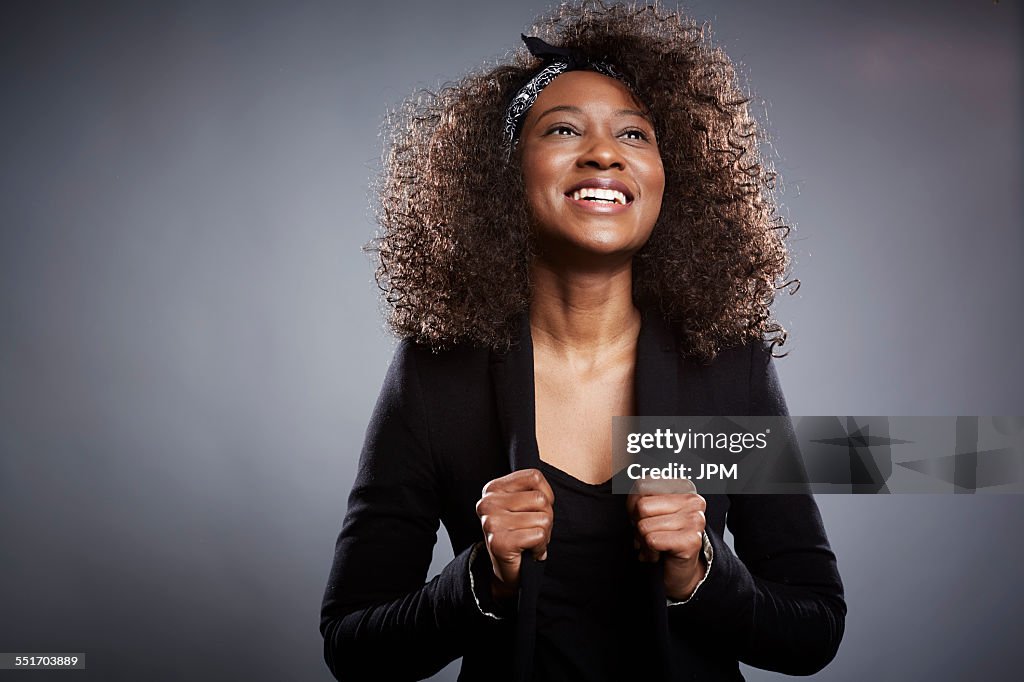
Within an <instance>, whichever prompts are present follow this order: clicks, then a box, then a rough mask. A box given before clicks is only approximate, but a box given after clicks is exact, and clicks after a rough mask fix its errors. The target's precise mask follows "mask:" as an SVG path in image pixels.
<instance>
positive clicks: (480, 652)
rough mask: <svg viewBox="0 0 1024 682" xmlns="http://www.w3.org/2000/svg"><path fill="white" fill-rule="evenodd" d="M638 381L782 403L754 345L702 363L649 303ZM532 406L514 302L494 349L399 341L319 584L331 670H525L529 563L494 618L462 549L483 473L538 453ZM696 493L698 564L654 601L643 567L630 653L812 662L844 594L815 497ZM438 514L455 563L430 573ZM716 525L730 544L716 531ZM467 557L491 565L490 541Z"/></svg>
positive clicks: (643, 401) (660, 391)
mask: <svg viewBox="0 0 1024 682" xmlns="http://www.w3.org/2000/svg"><path fill="white" fill-rule="evenodd" d="M635 390H636V406H637V414H639V415H652V416H658V415H674V414H678V415H693V416H701V415H716V414H717V415H783V414H787V412H786V405H785V401H784V400H783V397H782V393H781V391H780V389H779V385H778V380H777V378H776V375H775V370H774V368H773V367H772V364H771V356H770V354H769V353H768V352H767V350H766V349H765V348H764V346H763V344H748V345H746V346H742V347H738V348H734V349H730V350H727V351H724V352H722V353H720V354H719V355H718V357H717V358H716V359H715V361H714V362H713V363H711V364H710V365H700V364H697V363H694V362H691V361H688V360H685V359H683V357H682V356H681V355H680V353H679V351H678V347H677V342H676V340H675V338H674V337H673V334H672V332H671V331H670V329H669V328H668V326H667V325H666V324H665V323H664V322H663V321H662V320H661V318H660V317H659V316H657V315H655V314H651V313H649V312H647V311H645V312H644V315H643V321H642V325H641V330H640V336H639V340H638V346H637V361H636V375H635ZM534 414H535V413H534V385H533V351H532V343H531V338H530V327H529V322H528V319H527V318H526V316H525V315H524V316H523V317H522V318H521V321H520V334H519V339H518V343H517V344H515V345H514V346H513V349H512V350H511V351H509V352H507V353H504V354H499V353H495V352H489V351H487V350H483V349H478V348H470V347H456V348H454V349H452V350H448V351H445V352H441V353H433V352H431V351H430V350H429V349H427V348H425V347H422V346H418V345H416V344H414V343H412V342H410V341H403V342H402V344H401V345H400V347H399V348H398V351H397V352H396V354H395V358H394V360H393V362H392V364H391V367H390V369H389V370H388V374H387V378H386V379H385V381H384V386H383V388H382V390H381V394H380V398H379V399H378V401H377V405H376V408H375V410H374V413H373V417H372V418H371V421H370V425H369V427H368V429H367V432H366V441H365V443H364V445H363V450H362V454H361V457H360V462H359V470H358V474H357V476H356V480H355V484H354V485H353V488H352V492H351V495H350V496H349V506H348V513H347V514H346V517H345V522H344V525H343V527H342V531H341V534H340V536H339V538H338V542H337V547H336V551H335V558H334V565H333V568H332V570H331V574H330V578H329V581H328V584H327V590H326V593H325V595H324V601H323V608H322V612H321V623H320V631H321V633H322V634H323V637H324V657H325V659H326V661H327V665H328V666H329V667H330V669H331V672H333V673H334V675H335V677H336V678H337V679H339V680H347V679H352V680H384V679H386V680H400V679H408V680H414V679H422V678H425V677H429V676H430V675H432V674H434V673H435V672H437V671H438V670H440V669H441V668H443V667H444V666H445V665H447V664H448V663H450V662H451V661H452V660H454V659H456V658H457V657H459V656H462V657H463V663H462V671H461V673H460V675H459V680H460V681H463V680H500V679H513V676H514V675H518V676H519V677H520V678H521V677H522V676H527V675H528V674H529V664H530V661H531V656H532V625H533V623H532V615H533V611H534V608H535V606H536V597H537V594H538V592H539V588H538V585H539V583H538V580H539V579H542V577H541V571H539V570H537V568H538V566H540V564H539V563H538V562H533V561H532V560H530V561H524V567H523V574H522V576H521V583H522V586H521V590H520V600H519V605H518V612H517V614H516V616H513V617H510V618H506V619H503V620H495V619H493V618H491V617H488V616H486V615H484V614H483V613H482V612H481V610H480V609H479V608H478V606H477V602H476V601H475V599H474V595H473V593H472V591H471V589H470V565H469V559H470V554H471V551H472V549H473V546H474V545H475V544H476V543H478V542H480V541H481V540H482V534H481V529H480V521H479V519H478V518H477V516H476V512H475V505H476V502H477V500H478V499H479V498H480V494H481V490H482V488H483V486H484V485H485V484H486V483H487V482H488V481H490V480H492V479H495V478H498V477H500V476H504V475H506V474H508V473H509V472H510V471H511V470H513V469H514V468H526V467H532V466H536V463H537V460H538V455H537V443H536V431H535V423H534ZM706 499H707V511H706V521H707V527H706V530H707V533H708V536H709V538H710V540H711V544H712V545H713V547H714V562H713V564H712V567H711V570H710V571H709V574H708V577H707V579H706V580H705V582H704V584H703V585H702V586H701V587H700V590H699V591H698V592H697V594H696V595H695V596H694V597H693V598H692V599H691V600H690V601H688V602H687V603H685V604H679V605H673V606H666V603H665V600H664V588H663V585H662V584H661V577H662V576H661V573H660V568H661V567H660V565H657V564H649V565H647V566H650V572H649V576H648V579H649V590H648V591H649V592H650V600H651V601H650V609H651V617H652V618H653V619H655V624H656V627H655V631H656V632H657V633H658V637H657V641H655V642H651V646H650V649H649V650H648V651H644V652H636V653H637V656H638V657H645V658H646V659H648V660H651V661H653V662H654V665H655V668H656V674H655V679H657V678H661V679H665V680H742V679H743V678H742V676H741V674H740V672H739V666H738V663H737V661H743V662H745V663H748V664H750V665H753V666H756V667H759V668H765V669H768V670H775V671H779V672H783V673H788V674H797V675H801V674H810V673H814V672H816V671H818V670H820V669H821V668H823V667H824V666H825V665H826V664H827V663H828V662H829V661H831V660H832V658H833V657H834V656H835V653H836V650H837V649H838V647H839V642H840V640H841V638H842V635H843V628H844V623H845V616H846V604H845V602H844V600H843V587H842V583H841V581H840V578H839V573H838V571H837V568H836V559H835V555H834V554H833V553H832V551H831V549H830V548H829V544H828V540H827V538H826V536H825V530H824V528H823V526H822V523H821V518H820V515H819V513H818V508H817V506H816V504H815V503H814V500H813V498H812V497H811V496H810V495H809V494H808V495H749V496H747V495H730V496H724V495H723V496H714V495H709V496H706ZM439 521H441V522H443V523H444V525H445V528H446V529H447V530H448V535H449V537H450V538H451V542H452V547H453V549H454V552H455V558H454V559H453V560H452V561H451V562H450V563H449V564H448V565H447V566H446V567H445V568H444V569H443V570H442V571H441V573H440V574H439V575H438V576H436V577H435V578H433V579H432V580H431V581H430V582H428V583H426V584H424V580H425V578H426V574H427V570H428V568H429V566H430V562H431V557H432V548H433V545H434V543H435V542H436V532H437V530H438V522H439ZM555 523H558V520H557V519H555ZM726 525H728V527H729V530H730V531H731V532H732V534H733V536H734V542H735V547H736V553H735V554H734V553H733V551H732V550H731V549H730V548H729V546H728V545H726V544H725V542H724V541H723V539H722V534H723V532H724V530H725V527H726ZM478 554H480V555H482V557H481V558H482V560H483V561H484V562H485V565H489V562H488V561H487V559H486V557H487V553H486V551H481V552H479V553H478ZM478 563H480V561H479V559H478ZM483 570H484V572H486V568H485V569H483ZM475 574H476V575H480V573H479V572H477V573H475ZM479 590H480V586H478V591H479ZM481 596H482V597H484V596H486V595H481ZM516 667H518V668H519V670H518V672H515V671H514V668H516Z"/></svg>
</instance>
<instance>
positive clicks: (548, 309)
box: [530, 259, 640, 363]
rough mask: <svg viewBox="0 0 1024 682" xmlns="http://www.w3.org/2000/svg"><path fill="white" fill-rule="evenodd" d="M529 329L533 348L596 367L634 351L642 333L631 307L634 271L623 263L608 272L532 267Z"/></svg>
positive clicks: (538, 264)
mask: <svg viewBox="0 0 1024 682" xmlns="http://www.w3.org/2000/svg"><path fill="white" fill-rule="evenodd" d="M531 278H532V279H531V281H532V284H533V296H532V300H531V304H530V329H531V332H532V334H533V345H534V348H535V350H539V351H540V352H541V353H548V354H554V355H556V356H558V357H560V358H562V359H563V360H569V361H573V360H575V361H586V362H588V363H599V362H601V361H602V360H603V359H605V358H609V357H617V356H619V355H620V354H621V353H623V352H630V353H631V352H632V351H633V350H634V349H635V347H636V338H637V334H638V333H639V331H640V311H639V310H637V309H636V306H634V305H633V268H632V261H631V260H627V261H626V262H625V263H623V264H622V265H621V266H619V267H617V268H615V269H613V270H611V271H608V270H604V271H601V272H594V271H566V270H564V269H558V270H556V269H553V268H551V267H549V266H548V265H547V264H546V263H544V262H543V261H541V260H539V259H538V260H537V261H535V262H534V263H533V265H532V266H531Z"/></svg>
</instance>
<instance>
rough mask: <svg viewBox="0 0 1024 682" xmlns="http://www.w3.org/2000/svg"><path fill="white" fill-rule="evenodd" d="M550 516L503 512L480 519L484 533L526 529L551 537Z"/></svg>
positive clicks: (534, 513) (537, 513) (535, 513)
mask: <svg viewBox="0 0 1024 682" xmlns="http://www.w3.org/2000/svg"><path fill="white" fill-rule="evenodd" d="M551 525H552V515H551V514H548V513H546V512H504V513H497V514H485V515H484V516H481V517H480V526H481V527H482V528H483V530H484V533H501V532H506V531H512V530H523V529H526V528H540V529H541V530H543V531H544V533H545V535H548V536H550V535H551Z"/></svg>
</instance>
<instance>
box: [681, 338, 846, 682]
mask: <svg viewBox="0 0 1024 682" xmlns="http://www.w3.org/2000/svg"><path fill="white" fill-rule="evenodd" d="M749 414H750V415H752V416H772V415H778V416H788V414H789V412H788V410H787V408H786V403H785V400H784V398H783V396H782V391H781V389H780V387H779V381H778V377H777V375H776V372H775V368H774V366H773V365H772V361H771V355H770V353H768V351H767V350H766V349H764V348H763V346H761V345H760V344H758V345H757V346H755V347H752V349H751V357H750V412H749ZM787 437H788V438H789V439H790V441H791V444H790V450H789V451H790V452H793V453H795V454H797V455H798V454H799V449H798V445H797V443H796V440H795V436H794V434H792V432H790V433H789V434H788V436H787ZM789 464H790V465H791V466H794V467H796V468H797V471H798V472H803V465H802V462H801V461H800V459H799V457H798V456H797V457H794V458H793V459H792V460H791V461H790V462H789ZM802 479H803V480H804V481H806V474H805V473H804V474H803V476H802ZM727 525H728V527H729V530H730V531H731V532H732V534H733V538H734V540H735V546H736V552H735V553H734V552H733V551H732V549H730V547H729V546H728V545H727V544H726V543H725V541H724V540H723V538H722V536H721V534H719V533H718V532H716V531H714V530H711V529H709V530H708V536H709V539H710V540H711V544H712V546H713V548H714V557H715V562H714V568H713V570H711V571H710V572H709V573H708V577H707V579H706V580H705V582H704V584H703V585H702V587H701V590H700V592H699V593H696V594H695V595H694V597H693V598H692V599H691V600H690V601H689V602H687V603H686V604H685V605H682V606H678V607H674V608H672V609H670V610H669V611H670V616H671V617H672V618H674V619H675V622H676V624H677V625H678V626H680V627H684V628H685V629H686V630H688V631H689V632H690V633H691V634H692V636H694V637H698V638H700V639H701V640H702V641H705V642H706V643H708V645H713V646H715V647H716V648H723V646H724V648H727V649H729V650H730V651H729V653H730V654H731V655H732V656H734V657H736V658H738V659H739V660H741V661H743V662H744V663H747V664H748V665H752V666H754V667H757V668H763V669H766V670H774V671H777V672H781V673H785V674H789V675H810V674H813V673H815V672H818V671H819V670H821V669H822V668H824V667H825V666H826V665H827V664H828V663H829V662H830V661H831V660H832V659H833V658H834V657H835V655H836V652H837V650H838V648H839V643H840V641H841V640H842V637H843V631H844V627H845V621H846V602H845V600H844V597H843V584H842V581H841V579H840V577H839V571H838V568H837V566H836V557H835V554H834V553H833V552H832V550H831V548H830V547H829V543H828V538H827V537H826V535H825V528H824V526H823V524H822V522H821V515H820V513H819V512H818V507H817V504H815V502H814V498H813V497H812V496H811V494H810V489H809V488H808V492H807V494H792V495H731V496H730V497H729V511H728V516H727ZM723 643H728V644H726V645H723Z"/></svg>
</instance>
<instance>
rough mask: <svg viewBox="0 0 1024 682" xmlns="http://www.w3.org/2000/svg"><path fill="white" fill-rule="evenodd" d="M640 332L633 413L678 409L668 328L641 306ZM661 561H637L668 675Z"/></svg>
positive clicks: (676, 366)
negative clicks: (645, 580) (645, 585)
mask: <svg viewBox="0 0 1024 682" xmlns="http://www.w3.org/2000/svg"><path fill="white" fill-rule="evenodd" d="M641 314H642V316H643V317H642V321H641V325H640V336H639V338H638V339H637V347H636V368H635V370H634V371H635V374H634V382H635V383H634V391H635V398H636V413H637V416H642V417H665V416H671V415H674V414H677V413H678V410H679V389H680V387H679V381H680V370H681V363H682V357H681V356H680V355H679V351H678V349H677V345H676V341H675V337H674V336H673V334H672V331H671V329H670V328H669V327H668V325H667V324H666V323H665V321H664V320H663V319H662V317H661V315H660V314H658V312H657V311H656V310H652V309H650V308H645V309H643V310H641ZM664 568H665V567H664V563H663V562H661V561H659V562H658V563H654V564H648V563H644V564H640V570H641V572H642V573H643V574H645V575H646V578H647V584H648V589H647V595H648V599H649V602H648V606H647V608H648V609H649V613H651V614H652V618H653V620H654V623H655V628H654V632H655V642H656V645H657V647H656V651H657V652H658V658H657V663H658V664H660V668H661V676H660V677H661V679H663V680H669V679H672V648H671V647H672V645H671V641H670V637H669V628H668V608H667V607H666V604H667V602H666V599H665V578H664V575H665V573H664Z"/></svg>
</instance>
